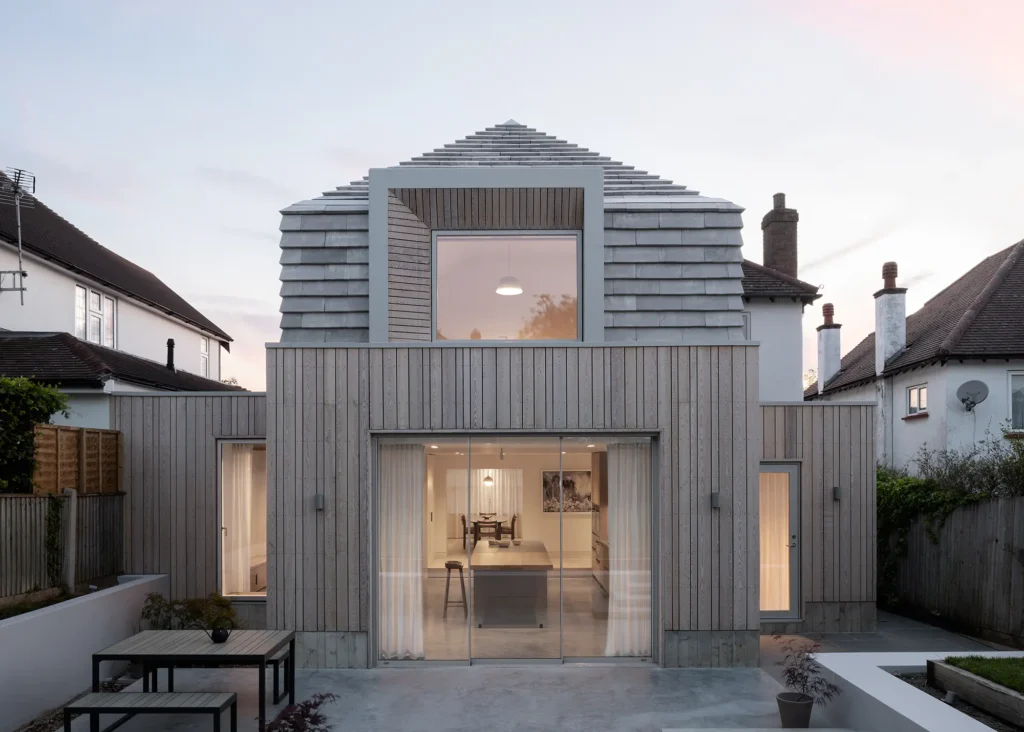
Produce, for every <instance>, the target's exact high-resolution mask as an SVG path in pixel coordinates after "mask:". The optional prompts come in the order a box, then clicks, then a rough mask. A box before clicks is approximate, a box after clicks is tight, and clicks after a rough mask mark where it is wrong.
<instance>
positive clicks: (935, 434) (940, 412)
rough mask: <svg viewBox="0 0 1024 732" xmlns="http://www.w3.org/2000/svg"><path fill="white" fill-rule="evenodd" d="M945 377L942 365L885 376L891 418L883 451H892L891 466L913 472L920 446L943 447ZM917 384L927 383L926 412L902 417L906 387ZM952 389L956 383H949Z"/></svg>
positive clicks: (905, 406) (945, 412)
mask: <svg viewBox="0 0 1024 732" xmlns="http://www.w3.org/2000/svg"><path fill="white" fill-rule="evenodd" d="M948 377H949V374H948V372H947V370H946V369H945V368H940V367H939V366H931V367H929V368H925V369H918V370H916V371H910V372H907V373H903V374H898V375H896V376H891V377H889V378H887V379H886V381H887V382H888V383H889V384H890V385H891V389H892V405H891V411H889V412H888V413H889V415H890V417H891V419H890V420H889V421H888V422H887V424H888V425H889V426H890V429H891V437H890V438H889V445H888V450H887V452H890V453H891V455H892V461H891V465H892V466H893V467H896V468H906V469H907V470H909V471H910V472H911V473H915V472H917V471H916V466H915V464H914V459H915V458H916V457H918V453H919V452H920V450H921V448H922V447H923V446H925V445H927V446H928V449H929V450H942V449H944V448H945V447H947V444H948V442H947V438H946V414H947V412H948V410H949V404H948V400H947V399H946V390H947V379H948ZM921 384H927V386H928V416H927V417H923V418H919V419H904V417H906V416H907V388H908V387H911V386H918V385H921ZM953 390H954V391H955V390H956V387H953ZM961 409H962V407H961ZM879 452H881V451H879Z"/></svg>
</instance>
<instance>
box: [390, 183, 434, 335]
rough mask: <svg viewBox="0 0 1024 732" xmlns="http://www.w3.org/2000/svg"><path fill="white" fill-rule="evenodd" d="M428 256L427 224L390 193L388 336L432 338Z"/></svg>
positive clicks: (429, 256) (429, 255)
mask: <svg viewBox="0 0 1024 732" xmlns="http://www.w3.org/2000/svg"><path fill="white" fill-rule="evenodd" d="M428 193H429V191H428ZM430 260H431V243H430V228H429V227H427V226H426V225H424V223H423V222H422V221H420V219H419V218H418V217H417V215H416V214H415V213H413V212H412V211H411V210H410V209H409V207H408V206H406V205H405V204H404V203H403V202H402V201H400V200H399V199H398V198H396V197H395V196H394V195H393V194H389V195H388V339H389V340H394V341H429V340H432V338H433V335H432V333H431V330H430V329H431V327H432V326H431V307H432V305H431V277H432V272H431V263H430Z"/></svg>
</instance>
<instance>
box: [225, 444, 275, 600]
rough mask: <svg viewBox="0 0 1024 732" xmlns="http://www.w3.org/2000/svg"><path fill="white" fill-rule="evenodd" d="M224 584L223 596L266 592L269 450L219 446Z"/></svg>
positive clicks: (234, 445)
mask: <svg viewBox="0 0 1024 732" xmlns="http://www.w3.org/2000/svg"><path fill="white" fill-rule="evenodd" d="M220 554H221V588H222V590H223V594H225V595H248V594H260V595H263V594H266V592H267V449H266V445H264V444H252V443H237V442H225V443H223V444H222V446H221V543H220Z"/></svg>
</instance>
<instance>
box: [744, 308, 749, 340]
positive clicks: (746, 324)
mask: <svg viewBox="0 0 1024 732" xmlns="http://www.w3.org/2000/svg"><path fill="white" fill-rule="evenodd" d="M750 333H751V314H750V313H749V312H746V311H744V312H743V338H744V339H746V340H748V341H749V340H750V339H751V338H750Z"/></svg>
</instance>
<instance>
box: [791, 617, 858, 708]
mask: <svg viewBox="0 0 1024 732" xmlns="http://www.w3.org/2000/svg"><path fill="white" fill-rule="evenodd" d="M781 639H782V636H779V635H777V636H775V640H781ZM782 650H783V651H784V652H785V654H786V655H785V656H784V657H783V659H782V660H781V661H779V665H780V666H782V683H783V684H785V685H786V686H787V687H788V688H790V689H792V690H793V691H795V692H797V693H798V694H803V695H804V696H806V697H809V698H810V699H812V700H814V703H815V704H817V705H818V706H821V707H823V706H825V705H826V704H828V703H829V702H830V701H832V700H833V699H835V698H836V697H837V696H839V695H840V694H841V693H842V689H840V688H839V687H838V686H836V685H835V684H833V683H832V682H831V681H829V680H828V679H826V678H823V677H822V675H821V667H820V666H819V665H818V664H817V663H815V661H814V654H815V653H818V652H820V651H821V644H820V643H816V642H814V641H809V640H801V639H798V638H789V639H788V640H786V642H785V643H783V644H782Z"/></svg>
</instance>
